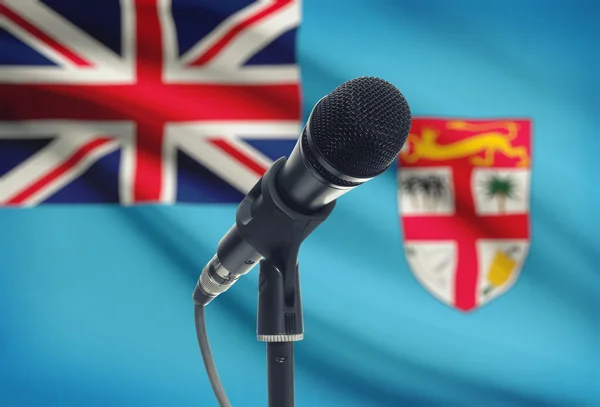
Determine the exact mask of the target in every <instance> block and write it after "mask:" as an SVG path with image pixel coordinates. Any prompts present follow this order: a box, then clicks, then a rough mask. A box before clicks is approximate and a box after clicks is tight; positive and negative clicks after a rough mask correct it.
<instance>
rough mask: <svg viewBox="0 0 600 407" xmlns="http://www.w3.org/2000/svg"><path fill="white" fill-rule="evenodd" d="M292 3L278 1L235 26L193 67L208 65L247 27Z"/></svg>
mask: <svg viewBox="0 0 600 407" xmlns="http://www.w3.org/2000/svg"><path fill="white" fill-rule="evenodd" d="M291 2H292V0H279V1H276V2H275V3H274V4H273V5H271V6H269V7H267V8H265V9H263V10H262V11H260V12H258V13H256V14H254V15H253V16H251V17H249V18H247V19H246V20H243V21H241V22H239V23H238V24H237V25H235V26H233V27H232V28H231V30H229V31H228V32H227V33H226V34H225V35H224V36H223V37H222V38H221V39H220V40H219V41H217V42H216V43H215V44H214V45H213V46H212V47H210V48H209V49H208V50H207V51H206V52H205V53H204V54H202V55H200V57H199V58H198V59H196V60H195V61H194V62H192V64H191V65H194V66H198V65H204V64H206V63H207V62H209V61H210V60H211V59H213V58H214V57H215V56H216V55H217V54H218V53H219V52H221V50H222V49H223V48H225V47H226V46H227V44H228V43H229V42H231V41H232V40H233V39H234V38H235V37H236V36H237V35H238V34H239V33H240V32H242V30H244V29H245V28H247V27H250V26H251V25H252V24H255V23H257V22H259V21H260V20H263V19H264V18H266V17H268V16H269V14H272V13H274V12H276V11H277V10H279V9H281V8H283V7H285V6H286V5H288V4H289V3H291Z"/></svg>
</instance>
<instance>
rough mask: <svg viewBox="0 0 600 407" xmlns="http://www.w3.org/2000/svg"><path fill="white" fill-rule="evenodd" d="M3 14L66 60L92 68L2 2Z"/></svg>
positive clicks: (0, 6) (0, 5)
mask: <svg viewBox="0 0 600 407" xmlns="http://www.w3.org/2000/svg"><path fill="white" fill-rule="evenodd" d="M2 14H3V15H4V16H6V18H8V19H9V20H10V21H12V22H13V23H15V24H17V25H18V26H19V27H21V28H22V29H23V30H25V31H27V32H28V33H29V34H31V35H33V36H34V37H36V38H37V39H38V40H40V41H42V42H43V43H45V44H46V45H47V46H48V47H50V48H52V49H53V50H55V51H56V52H58V53H59V54H61V55H62V56H63V57H65V58H66V59H68V60H69V61H71V62H72V63H74V64H75V65H77V66H81V67H84V66H86V67H89V66H92V64H91V63H89V62H88V61H86V60H85V59H83V58H81V57H80V56H78V55H77V54H75V53H74V52H73V51H71V50H69V49H68V48H66V47H65V46H64V45H62V44H61V43H59V42H58V41H56V40H54V39H53V38H52V37H50V36H49V35H47V34H46V33H45V32H43V31H41V30H40V29H39V28H37V27H36V26H34V25H33V24H31V23H29V22H28V21H27V20H25V19H24V18H22V17H21V16H20V15H18V14H17V13H15V12H14V11H12V10H11V9H9V8H8V7H7V6H6V5H3V4H2V3H1V2H0V15H2Z"/></svg>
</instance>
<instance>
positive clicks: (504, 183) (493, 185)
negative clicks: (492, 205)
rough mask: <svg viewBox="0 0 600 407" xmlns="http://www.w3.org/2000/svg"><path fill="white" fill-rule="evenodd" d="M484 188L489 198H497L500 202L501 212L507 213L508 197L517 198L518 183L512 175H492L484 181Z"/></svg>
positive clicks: (499, 208)
mask: <svg viewBox="0 0 600 407" xmlns="http://www.w3.org/2000/svg"><path fill="white" fill-rule="evenodd" d="M483 188H484V192H485V194H486V196H487V197H488V198H489V199H495V200H496V201H497V202H498V211H499V212H500V213H506V201H507V200H508V199H516V198H517V193H516V190H517V185H516V183H515V181H514V179H512V178H511V177H510V176H506V177H501V176H500V175H497V174H494V175H491V176H489V177H488V178H487V179H486V180H484V181H483Z"/></svg>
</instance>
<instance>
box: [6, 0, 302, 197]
mask: <svg viewBox="0 0 600 407" xmlns="http://www.w3.org/2000/svg"><path fill="white" fill-rule="evenodd" d="M299 18H300V10H299V4H298V2H297V1H292V0H278V1H258V2H254V3H251V4H240V5H237V6H236V5H235V4H234V5H231V4H230V3H226V2H224V3H221V2H212V3H210V5H205V6H204V7H197V6H195V5H194V2H184V1H175V2H174V3H171V1H170V0H142V1H135V2H134V1H133V0H123V1H120V2H119V1H104V0H103V1H98V0H96V1H85V2H72V1H70V2H64V1H57V0H44V1H37V0H6V1H2V2H0V36H1V37H0V38H2V39H3V43H4V44H8V46H4V47H3V48H2V49H0V175H1V176H2V177H1V178H0V205H26V206H31V205H37V204H41V203H50V202H63V203H64V202H96V203H111V202H113V203H120V204H124V205H128V204H137V203H166V204H168V203H173V202H230V201H236V200H239V199H240V197H241V196H242V195H241V194H245V193H246V192H247V191H248V190H249V189H250V188H251V187H252V186H253V185H254V184H255V182H256V181H257V180H258V179H259V178H260V176H261V175H262V174H263V173H264V171H265V170H266V168H267V167H268V166H269V165H270V163H271V162H272V160H273V159H274V158H278V157H280V156H282V155H285V154H286V153H287V152H288V151H289V150H290V149H291V146H292V145H293V143H294V141H295V139H296V138H297V135H298V129H299V119H300V101H299V84H298V81H299V70H298V66H297V64H296V61H295V29H296V27H297V25H298V23H299Z"/></svg>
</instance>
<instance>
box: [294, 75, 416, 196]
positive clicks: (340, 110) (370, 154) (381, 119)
mask: <svg viewBox="0 0 600 407" xmlns="http://www.w3.org/2000/svg"><path fill="white" fill-rule="evenodd" d="M411 122H412V119H411V112H410V108H409V106H408V103H407V102H406V99H405V98H404V96H403V95H402V93H400V91H399V90H398V89H396V87H395V86H394V85H392V84H391V83H389V82H387V81H385V80H383V79H379V78H375V77H361V78H356V79H352V80H350V81H348V82H345V83H343V84H342V85H340V86H338V87H337V88H336V89H335V90H333V92H331V93H330V94H329V95H327V96H326V97H325V98H323V99H322V100H321V101H319V103H318V104H317V105H316V106H315V108H314V110H313V112H312V114H311V118H310V123H309V131H308V133H309V135H308V137H307V134H306V133H307V132H306V131H305V132H304V134H303V137H302V138H303V140H302V144H303V150H304V151H305V153H306V158H307V159H308V161H309V162H310V163H311V165H312V166H313V168H314V169H315V170H316V171H317V172H318V173H319V175H321V176H322V177H323V178H324V179H325V180H327V181H329V182H331V183H333V184H335V185H338V186H342V187H349V186H356V185H360V184H361V183H362V182H364V179H369V178H372V177H375V176H377V175H379V174H381V173H382V172H384V171H385V170H386V169H387V168H388V167H389V166H390V165H391V164H392V163H393V161H394V159H395V158H396V156H397V155H398V154H399V153H400V150H401V149H402V146H403V145H404V143H405V142H406V138H407V136H408V133H409V131H410V127H411ZM311 139H312V140H311ZM311 147H312V148H311ZM314 147H316V148H314ZM323 159H324V160H325V161H326V163H323ZM319 161H320V162H321V163H319ZM321 164H324V165H321ZM327 164H329V165H327ZM326 167H329V169H328V168H326ZM332 170H333V171H332ZM353 178H356V179H353ZM358 179H363V180H358Z"/></svg>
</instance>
